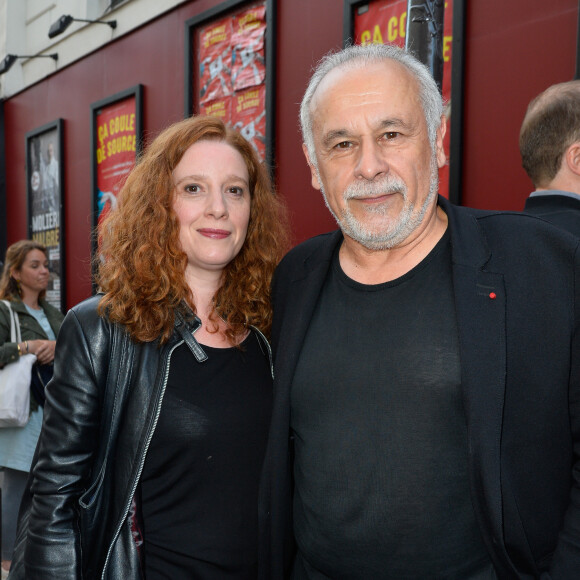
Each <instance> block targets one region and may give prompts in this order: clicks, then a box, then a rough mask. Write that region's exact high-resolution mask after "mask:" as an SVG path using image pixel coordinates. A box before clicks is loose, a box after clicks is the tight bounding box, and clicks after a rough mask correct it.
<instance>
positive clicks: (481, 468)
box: [260, 45, 580, 580]
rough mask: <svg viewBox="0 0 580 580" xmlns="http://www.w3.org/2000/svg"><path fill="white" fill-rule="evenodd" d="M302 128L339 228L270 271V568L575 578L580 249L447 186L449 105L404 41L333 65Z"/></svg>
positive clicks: (318, 81) (315, 177) (307, 572)
mask: <svg viewBox="0 0 580 580" xmlns="http://www.w3.org/2000/svg"><path fill="white" fill-rule="evenodd" d="M490 122H491V120H490ZM301 124H302V134H303V139H304V146H303V147H304V153H305V155H306V160H307V162H308V165H309V166H310V169H311V173H312V185H313V186H314V188H316V189H319V190H321V191H322V193H323V195H324V199H325V201H326V205H327V206H328V208H329V210H330V211H331V213H332V214H333V216H334V217H335V219H336V221H337V223H338V225H339V228H340V229H339V230H337V231H335V232H332V233H329V234H325V235H322V236H317V237H315V238H313V239H311V240H308V241H307V242H305V243H303V244H301V245H299V246H298V247H297V248H295V249H294V250H292V251H291V252H290V253H289V254H288V255H287V256H286V258H285V259H284V260H283V261H282V263H281V265H280V266H279V268H278V270H277V272H276V275H275V280H274V285H273V303H274V324H273V330H272V345H273V349H274V356H275V401H274V410H273V418H272V427H271V431H270V441H269V448H268V454H267V458H266V462H265V468H264V476H263V485H262V491H261V500H262V501H261V512H260V517H261V525H262V532H263V535H262V540H263V541H262V545H261V554H262V562H266V565H265V566H264V567H263V568H262V572H261V577H262V578H272V579H275V580H278V579H281V578H286V577H292V578H293V579H294V580H326V579H333V580H334V579H339V578H344V579H353V580H369V579H372V580H379V579H383V578H389V579H390V578H392V579H396V580H404V579H409V580H410V579H417V580H418V579H421V580H422V579H425V578H429V579H437V578H458V579H461V580H476V579H477V580H482V579H494V578H501V579H503V578H506V579H508V578H510V579H511V578H530V579H531V578H540V577H541V578H546V579H547V578H551V579H555V578H559V579H568V578H570V579H572V578H578V575H579V573H580V340H579V338H580V335H579V329H580V256H579V250H578V241H577V240H575V239H573V238H572V237H571V236H568V235H567V234H566V233H564V232H562V231H560V230H558V229H556V228H554V227H552V226H551V225H549V224H547V223H545V222H543V221H541V220H538V219H536V218H534V217H531V216H526V215H523V214H519V213H507V212H490V211H480V210H474V209H469V208H460V207H455V206H453V205H452V204H450V203H449V202H448V201H447V200H446V199H444V198H442V197H439V196H438V195H437V190H438V183H437V169H438V167H441V166H442V165H443V163H444V162H445V154H444V151H443V137H444V135H445V130H446V125H445V119H444V117H443V107H442V101H441V96H440V94H439V91H438V89H437V86H436V84H435V82H434V81H433V79H432V77H431V75H430V73H429V71H428V70H427V69H426V68H425V67H424V66H423V65H422V64H421V63H419V62H418V61H417V60H416V59H415V58H414V57H412V56H411V55H409V54H408V53H406V52H405V51H403V50H401V49H399V48H396V47H393V46H386V45H369V46H365V47H361V46H353V47H349V48H346V49H344V50H342V51H340V52H337V53H334V54H330V55H328V56H327V57H325V58H324V59H323V60H322V61H321V63H320V64H319V65H318V67H317V68H316V70H315V72H314V74H313V76H312V78H311V80H310V84H309V86H308V88H307V90H306V93H305V95H304V98H303V101H302V106H301Z"/></svg>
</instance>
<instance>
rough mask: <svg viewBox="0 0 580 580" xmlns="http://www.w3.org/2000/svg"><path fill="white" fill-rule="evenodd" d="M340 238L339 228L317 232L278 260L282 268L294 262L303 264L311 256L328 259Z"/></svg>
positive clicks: (294, 263)
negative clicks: (317, 233) (322, 232)
mask: <svg viewBox="0 0 580 580" xmlns="http://www.w3.org/2000/svg"><path fill="white" fill-rule="evenodd" d="M341 239H342V233H341V231H340V230H334V231H332V232H327V233H324V234H319V235H317V236H314V237H312V238H309V239H308V240H305V241H304V242H301V243H300V244H298V245H297V246H295V247H294V248H292V249H291V250H290V251H289V252H288V253H287V254H286V256H284V258H283V259H282V261H281V262H280V266H279V267H282V268H285V267H289V266H292V265H296V264H303V263H304V262H306V261H307V260H309V259H311V258H313V257H314V258H315V259H317V260H328V259H330V256H332V251H333V250H334V248H335V246H336V245H337V244H338V242H339V241H340V240H341Z"/></svg>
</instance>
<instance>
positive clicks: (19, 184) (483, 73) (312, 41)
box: [5, 0, 578, 306]
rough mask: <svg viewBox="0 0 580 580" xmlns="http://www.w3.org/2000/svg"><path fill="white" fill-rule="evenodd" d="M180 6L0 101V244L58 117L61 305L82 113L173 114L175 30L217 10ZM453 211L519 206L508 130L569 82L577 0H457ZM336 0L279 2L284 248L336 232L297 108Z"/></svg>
mask: <svg viewBox="0 0 580 580" xmlns="http://www.w3.org/2000/svg"><path fill="white" fill-rule="evenodd" d="M219 3H220V2H219V0H195V1H192V2H188V3H186V4H184V5H182V6H181V7H179V8H177V9H175V10H173V11H172V12H170V13H168V14H166V15H164V16H162V17H160V18H159V19H158V20H156V21H155V22H153V23H151V24H148V25H147V26H144V27H143V28H141V29H139V30H137V31H135V32H134V33H132V34H130V35H128V36H126V37H124V38H121V39H119V40H118V41H116V42H114V43H112V44H111V45H108V46H107V47H105V48H104V49H103V50H100V51H98V52H96V53H94V54H92V55H90V56H88V57H86V58H84V59H83V60H81V61H79V62H78V63H75V64H73V65H71V66H69V67H68V68H65V69H62V70H60V71H59V72H58V74H55V75H53V76H52V77H49V78H47V79H46V80H44V81H42V82H39V83H38V84H36V85H35V86H33V87H31V88H29V89H28V90H26V91H24V92H22V93H20V94H18V95H15V96H14V97H13V98H11V99H8V100H7V101H6V102H5V127H6V129H5V131H6V168H7V169H6V174H7V175H6V182H7V198H8V199H7V205H8V207H7V213H8V215H9V216H10V220H9V223H8V224H7V237H8V244H10V243H13V242H14V241H16V240H18V239H20V238H22V237H25V236H26V184H25V182H26V177H25V147H24V145H25V134H26V133H27V132H28V131H30V130H32V129H35V128H37V127H40V126H42V125H44V124H46V123H49V122H51V121H54V120H55V119H57V118H59V117H61V118H63V119H64V121H65V122H64V143H65V148H64V159H63V162H64V164H65V165H64V170H65V182H64V187H65V224H64V235H65V236H66V237H65V259H66V292H67V303H68V306H72V305H73V304H75V303H77V302H79V301H80V300H82V299H84V298H86V297H87V296H89V295H90V293H91V281H90V267H89V256H90V249H91V244H90V239H89V236H90V228H91V223H92V222H91V159H90V122H91V119H90V104H91V103H93V102H96V101H99V100H101V99H104V98H106V97H109V96H111V95H113V94H115V93H117V92H120V91H122V90H124V89H127V88H129V87H131V86H133V85H136V84H139V83H141V84H143V85H144V98H143V101H144V115H143V120H144V130H145V134H146V135H147V134H148V133H149V134H151V133H154V132H156V131H158V130H159V129H161V128H162V127H164V126H166V125H167V124H169V123H171V122H173V121H175V120H178V119H180V118H182V116H183V111H184V108H185V106H184V78H183V77H184V66H185V65H184V62H183V59H184V41H185V22H186V21H187V20H188V19H189V18H191V17H193V16H195V15H197V14H199V13H201V12H204V11H205V10H207V9H208V8H210V7H212V6H214V5H216V4H219ZM466 4H467V5H468V6H467V22H466V30H465V36H466V46H465V48H466V53H465V58H466V72H465V103H464V106H465V122H464V148H463V194H462V195H463V203H464V204H465V205H473V206H476V207H489V208H505V209H520V208H521V207H522V205H523V201H524V199H525V197H526V195H527V194H528V192H529V190H530V188H531V184H530V183H529V180H528V179H527V177H526V176H525V174H524V172H523V170H522V169H521V168H520V161H519V154H518V149H517V139H518V131H519V125H520V122H521V119H522V117H523V114H524V111H525V107H526V104H527V102H528V101H529V100H530V98H531V97H533V96H534V95H535V94H537V93H538V92H540V91H541V90H542V89H543V88H545V87H546V86H548V85H549V84H552V83H554V82H559V81H563V80H569V79H570V78H572V76H573V73H574V67H575V52H576V22H577V10H578V4H577V0H551V1H550V2H546V1H545V0H477V1H476V0H471V1H470V2H467V0H466ZM342 14H343V2H342V1H341V0H316V1H312V0H278V17H277V35H276V41H277V62H276V71H275V72H276V126H275V134H276V141H275V150H276V162H277V167H276V179H277V187H278V190H279V191H280V193H281V194H282V195H283V196H284V197H285V198H286V199H287V201H288V204H289V206H290V209H291V213H292V220H293V226H294V234H295V241H296V242H299V241H302V240H304V239H305V238H307V237H310V236H312V235H315V234H317V233H320V232H323V231H327V230H329V229H332V228H334V227H335V224H334V221H333V220H332V218H331V217H330V215H329V213H328V211H327V209H326V207H325V206H324V203H323V201H322V198H321V195H320V193H319V192H318V191H316V190H314V189H312V187H311V186H310V172H309V170H308V168H307V166H306V163H305V161H304V157H303V154H302V148H301V140H300V134H299V128H298V106H299V102H300V99H301V97H302V93H303V91H304V89H305V87H306V83H307V80H308V77H309V74H310V71H311V68H312V66H313V65H314V64H315V63H316V62H317V61H318V59H319V58H320V57H321V56H322V55H323V54H325V53H326V52H327V51H328V50H330V49H334V48H339V47H340V46H341V44H342Z"/></svg>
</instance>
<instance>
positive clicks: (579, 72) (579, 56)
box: [574, 0, 580, 79]
mask: <svg viewBox="0 0 580 580" xmlns="http://www.w3.org/2000/svg"><path fill="white" fill-rule="evenodd" d="M574 78H575V79H580V0H578V25H577V26H576V74H575V75H574Z"/></svg>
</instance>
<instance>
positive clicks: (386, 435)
mask: <svg viewBox="0 0 580 580" xmlns="http://www.w3.org/2000/svg"><path fill="white" fill-rule="evenodd" d="M450 264H451V255H450V241H449V235H448V233H446V234H445V235H444V236H443V238H442V239H441V240H440V242H439V243H438V244H437V246H436V247H435V248H434V249H433V250H432V252H431V253H430V254H429V256H427V257H426V258H425V259H424V260H423V261H422V262H421V263H420V264H419V265H418V266H416V267H415V268H414V269H413V270H411V271H410V272H408V273H407V274H405V275H404V276H402V277H400V278H398V279H396V280H394V281H391V282H387V283H384V284H377V285H364V284H359V283H357V282H355V281H353V280H351V279H350V278H348V277H347V276H346V275H345V274H344V272H343V271H342V269H341V267H340V263H339V259H338V251H337V252H336V253H335V256H334V259H333V266H332V268H331V269H330V271H329V275H328V277H327V280H326V282H325V285H324V287H323V290H322V293H321V296H320V298H319V300H318V304H317V307H316V310H315V313H314V316H313V318H312V321H311V324H310V327H309V329H308V333H307V336H306V340H305V342H304V345H303V348H302V351H301V354H300V359H299V362H298V366H297V370H296V374H295V377H294V381H293V384H292V391H291V426H292V430H293V432H294V436H295V449H296V457H295V464H294V475H295V483H296V486H295V495H294V528H295V535H296V540H297V543H298V547H299V558H298V560H297V563H296V569H295V574H294V577H295V578H296V579H305V578H308V579H315V578H316V579H319V578H332V579H333V580H334V579H341V578H345V579H346V578H348V579H360V580H368V579H369V578H372V579H373V580H377V579H382V578H393V579H397V580H403V579H414V580H415V579H421V580H424V579H425V578H430V579H431V578H433V579H435V578H461V579H462V580H467V579H470V580H473V579H475V578H484V577H485V578H490V577H491V578H493V576H492V575H491V574H493V571H492V567H491V564H490V560H489V557H488V555H487V552H486V550H485V548H484V546H483V542H482V539H481V535H480V532H479V529H478V527H477V524H476V521H475V516H474V512H473V507H472V504H471V499H470V491H469V481H468V446H467V427H466V422H465V414H464V410H463V404H462V397H461V375H460V360H459V348H458V335H457V327H456V317H455V308H454V300H453V288H452V278H451V267H450Z"/></svg>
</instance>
